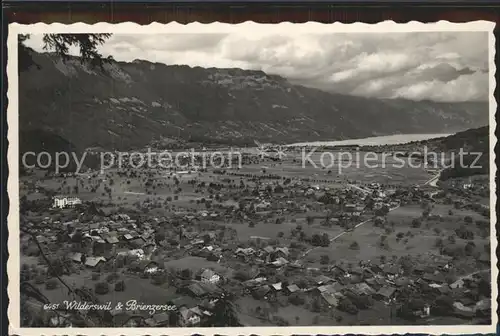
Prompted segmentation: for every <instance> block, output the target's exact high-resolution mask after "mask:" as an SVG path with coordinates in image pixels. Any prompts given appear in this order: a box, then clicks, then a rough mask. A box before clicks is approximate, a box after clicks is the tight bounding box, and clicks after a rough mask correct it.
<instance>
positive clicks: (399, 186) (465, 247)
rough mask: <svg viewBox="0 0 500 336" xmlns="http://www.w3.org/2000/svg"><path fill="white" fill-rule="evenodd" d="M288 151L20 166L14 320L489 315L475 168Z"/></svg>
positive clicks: (482, 206)
mask: <svg viewBox="0 0 500 336" xmlns="http://www.w3.org/2000/svg"><path fill="white" fill-rule="evenodd" d="M292 156H293V154H289V155H288V158H287V159H284V160H282V159H277V158H275V157H267V158H264V159H263V158H262V157H258V155H255V154H247V155H245V156H244V157H243V159H242V163H243V166H242V167H237V168H235V167H231V166H230V165H228V166H227V167H223V168H217V169H210V168H208V169H207V168H205V169H201V170H200V169H194V168H193V169H186V170H185V171H182V172H180V171H177V170H175V169H174V170H172V169H170V170H168V171H162V170H160V169H157V168H151V167H146V168H143V169H142V170H140V171H137V170H134V169H131V168H130V167H122V168H121V169H110V170H108V171H105V172H104V173H101V172H99V171H90V172H87V173H85V174H81V175H78V176H76V175H72V174H65V173H64V174H63V173H61V174H58V175H56V174H48V173H42V172H37V171H32V172H30V173H28V174H27V175H26V176H23V177H22V179H21V184H22V186H21V191H20V195H21V204H20V206H21V222H20V230H21V238H20V239H21V240H20V246H21V288H24V289H25V290H24V292H23V291H22V293H24V294H22V295H26V298H25V300H23V302H25V304H23V305H22V307H21V309H26V310H27V311H36V312H39V313H31V314H26V316H27V318H31V319H32V320H31V321H26V323H31V324H33V323H35V324H36V323H39V324H44V323H45V324H49V325H51V326H59V327H67V326H74V325H75V324H77V321H75V319H74V318H71V319H70V318H68V316H70V315H71V314H72V312H71V311H51V310H43V313H40V309H38V308H39V302H42V303H43V304H54V303H60V302H63V301H64V300H75V299H81V298H85V300H86V301H89V302H93V303H105V302H112V303H113V306H114V304H115V303H117V302H126V301H129V300H137V301H138V302H141V303H142V304H146V305H148V304H149V305H162V304H168V305H171V306H175V307H176V308H175V310H174V311H168V312H166V311H156V312H154V313H153V314H151V313H149V312H147V311H146V312H145V311H130V310H109V311H104V312H97V313H95V312H94V313H93V312H88V314H89V316H91V315H92V314H94V315H95V316H94V318H96V319H98V320H99V321H101V322H102V323H104V324H105V325H106V326H150V327H153V326H155V327H166V326H169V327H174V326H182V327H193V326H238V325H248V326H250V325H251V326H266V325H278V326H287V325H354V324H363V323H365V324H379V325H384V324H386V325H394V324H417V325H418V324H426V321H431V320H432V321H433V322H432V323H433V324H455V323H457V324H466V323H471V321H474V323H478V324H481V323H490V319H491V280H490V278H491V275H490V253H491V247H490V244H489V228H490V223H489V202H487V197H488V195H489V190H488V183H489V182H488V178H484V177H483V178H481V177H477V178H474V180H472V179H466V180H463V181H455V182H454V183H442V184H440V185H439V186H436V185H433V183H428V182H429V181H434V176H433V175H432V174H431V173H432V172H428V171H424V170H423V169H421V171H419V172H418V173H414V174H415V176H417V174H419V175H418V177H415V179H414V180H412V179H408V178H405V179H403V178H400V179H399V180H398V175H397V174H395V173H394V175H392V177H391V176H389V177H391V179H390V180H389V178H387V177H385V178H384V179H382V180H380V181H377V182H373V181H376V178H377V177H379V176H382V175H384V174H390V173H391V172H390V171H387V170H384V171H379V172H374V173H372V174H373V175H375V176H369V175H367V174H365V175H364V177H363V176H362V175H361V173H360V172H353V174H354V175H352V176H350V175H347V176H340V175H337V174H334V173H332V172H330V171H325V170H315V171H312V170H310V169H309V170H306V171H304V172H302V171H300V166H299V164H298V163H297V162H296V161H297V157H292ZM405 176H411V175H405ZM34 297H35V298H37V300H34V299H33V298H34ZM35 302H37V303H35ZM36 307H38V308H36ZM30 309H31V310H30ZM83 320H85V319H83ZM33 321H35V322H33ZM37 321H38V322H37ZM457 321H458V322H457ZM81 323H85V322H83V321H81Z"/></svg>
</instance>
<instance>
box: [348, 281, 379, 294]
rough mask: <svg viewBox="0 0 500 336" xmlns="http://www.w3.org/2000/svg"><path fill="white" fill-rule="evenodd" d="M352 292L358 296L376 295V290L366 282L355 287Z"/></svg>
mask: <svg viewBox="0 0 500 336" xmlns="http://www.w3.org/2000/svg"><path fill="white" fill-rule="evenodd" d="M352 290H353V292H354V293H355V294H358V295H373V294H375V293H376V292H375V290H374V289H373V288H371V287H370V286H369V285H368V284H367V283H365V282H362V283H358V284H356V285H355V286H353V288H352Z"/></svg>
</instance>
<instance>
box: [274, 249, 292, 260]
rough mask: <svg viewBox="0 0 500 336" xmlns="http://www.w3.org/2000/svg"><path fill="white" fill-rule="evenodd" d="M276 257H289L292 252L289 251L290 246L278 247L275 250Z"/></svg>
mask: <svg viewBox="0 0 500 336" xmlns="http://www.w3.org/2000/svg"><path fill="white" fill-rule="evenodd" d="M274 254H275V258H279V257H281V258H288V256H289V255H290V252H289V251H288V247H277V248H276V249H275V251H274Z"/></svg>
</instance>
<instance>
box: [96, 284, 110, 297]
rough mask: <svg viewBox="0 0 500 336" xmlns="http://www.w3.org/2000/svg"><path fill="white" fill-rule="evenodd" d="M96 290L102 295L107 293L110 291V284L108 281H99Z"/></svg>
mask: <svg viewBox="0 0 500 336" xmlns="http://www.w3.org/2000/svg"><path fill="white" fill-rule="evenodd" d="M94 291H95V293H96V294H100V295H104V294H107V293H108V292H109V285H108V283H107V282H98V283H96V284H95V288H94Z"/></svg>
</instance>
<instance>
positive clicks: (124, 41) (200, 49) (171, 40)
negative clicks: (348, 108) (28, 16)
mask: <svg viewBox="0 0 500 336" xmlns="http://www.w3.org/2000/svg"><path fill="white" fill-rule="evenodd" d="M26 44H27V45H28V46H30V47H32V48H33V49H35V50H37V51H42V47H43V43H42V36H41V35H31V38H30V39H29V40H28V41H27V43H26ZM99 51H100V52H101V53H102V54H103V55H105V56H108V55H111V56H113V57H114V59H116V60H119V61H133V60H136V59H142V60H147V61H151V62H160V63H165V64H185V65H190V66H202V67H219V68H242V69H250V70H262V71H264V72H266V73H269V74H275V75H280V76H283V77H285V78H287V79H288V80H289V81H290V82H292V83H294V84H299V85H304V86H308V87H313V88H318V89H321V90H324V91H329V92H337V93H343V94H350V95H357V96H364V97H377V98H406V99H412V100H433V101H446V102H459V101H487V100H488V94H489V90H488V85H489V84H488V83H489V77H488V35H487V33H484V32H441V33H439V32H415V33H383V34H382V33H325V34H311V33H307V34H301V33H298V32H297V31H295V32H293V33H292V32H291V33H289V34H284V33H282V32H281V33H280V34H273V33H272V31H270V32H269V34H267V35H265V36H261V35H260V36H255V35H252V34H251V32H247V33H242V32H234V33H229V34H215V33H213V34H212V33H210V34H178V33H176V34H161V35H159V34H155V35H144V34H140V35H139V34H138V35H123V34H114V35H113V36H112V37H111V38H110V39H109V40H107V41H106V43H105V44H104V45H102V46H101V47H99ZM72 53H74V54H77V49H76V48H75V49H74V50H73V49H72Z"/></svg>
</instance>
